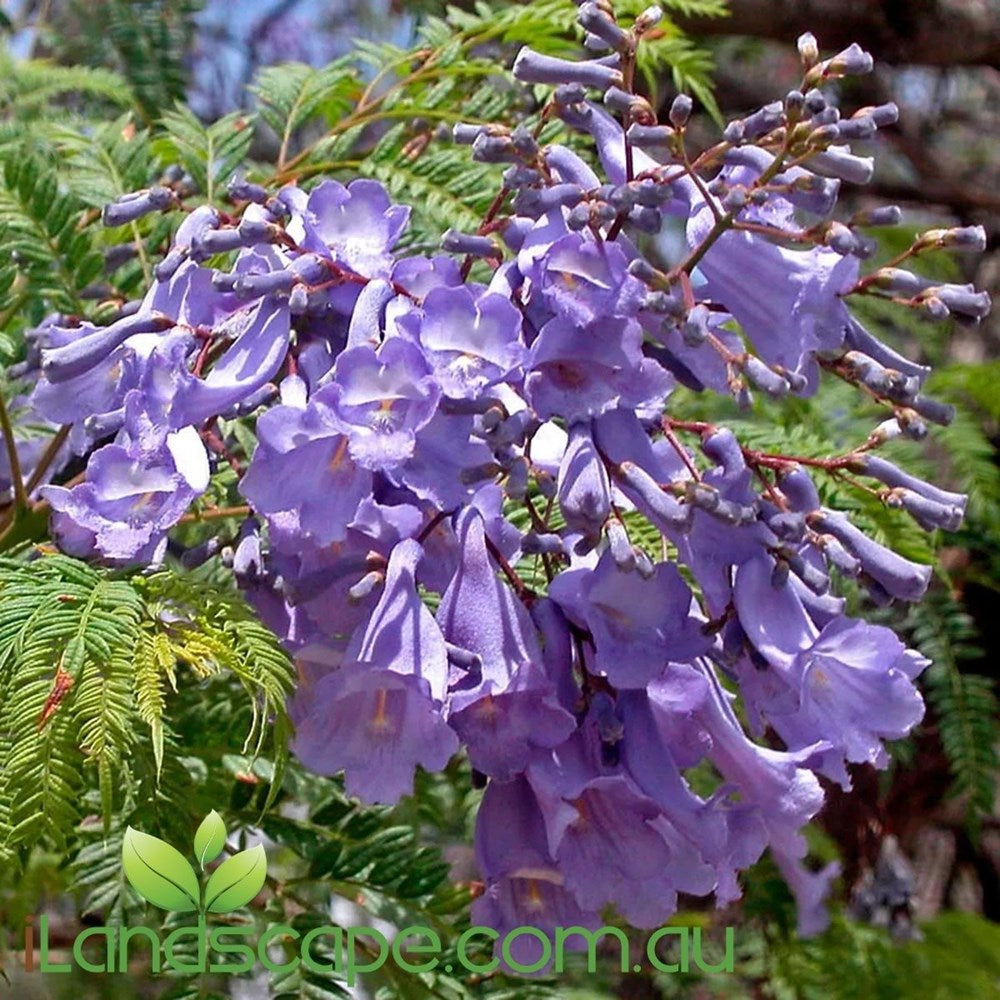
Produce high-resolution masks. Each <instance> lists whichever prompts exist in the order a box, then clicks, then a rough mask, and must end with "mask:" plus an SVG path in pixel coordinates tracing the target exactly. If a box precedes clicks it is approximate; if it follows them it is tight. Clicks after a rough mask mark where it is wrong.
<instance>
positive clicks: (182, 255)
mask: <svg viewBox="0 0 1000 1000" xmlns="http://www.w3.org/2000/svg"><path fill="white" fill-rule="evenodd" d="M187 256H188V255H187V250H186V249H185V250H171V251H170V252H169V253H168V254H167V255H166V257H164V258H163V260H161V261H160V262H159V263H158V264H157V265H156V266H155V267H154V268H153V275H154V276H155V277H156V279H157V280H158V281H169V280H170V279H171V278H172V277H173V276H174V275H175V274H176V273H177V268H179V267H180V266H181V264H183V263H184V261H185V260H187Z"/></svg>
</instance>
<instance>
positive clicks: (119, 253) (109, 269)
mask: <svg viewBox="0 0 1000 1000" xmlns="http://www.w3.org/2000/svg"><path fill="white" fill-rule="evenodd" d="M138 254H139V251H138V249H137V248H136V245H135V244H134V243H116V244H115V245H114V246H113V247H108V248H107V249H106V250H105V251H104V273H105V274H114V273H115V271H117V270H118V268H120V267H121V266H122V265H123V264H126V263H128V261H130V260H133V259H134V258H135V257H137V256H138Z"/></svg>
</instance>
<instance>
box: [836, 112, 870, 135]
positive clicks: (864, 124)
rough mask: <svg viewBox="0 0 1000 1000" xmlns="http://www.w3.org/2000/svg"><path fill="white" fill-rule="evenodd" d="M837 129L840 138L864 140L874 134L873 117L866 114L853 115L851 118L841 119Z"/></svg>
mask: <svg viewBox="0 0 1000 1000" xmlns="http://www.w3.org/2000/svg"><path fill="white" fill-rule="evenodd" d="M837 129H838V131H839V133H840V138H841V139H847V140H848V141H851V140H859V141H864V140H865V139H871V138H872V137H873V136H874V135H875V131H876V125H875V119H874V118H871V117H869V116H868V115H854V117H852V118H847V119H841V120H840V122H839V123H838V125H837Z"/></svg>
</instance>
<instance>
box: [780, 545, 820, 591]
mask: <svg viewBox="0 0 1000 1000" xmlns="http://www.w3.org/2000/svg"><path fill="white" fill-rule="evenodd" d="M783 555H784V558H785V560H786V561H787V562H788V567H789V569H791V571H792V572H793V573H794V574H795V575H796V576H797V577H798V578H799V579H800V580H801V581H802V582H803V583H804V584H805V585H806V586H807V587H808V588H809V589H810V590H811V591H812V592H813V593H814V594H817V595H818V596H820V597H822V596H823V594H825V593H827V591H828V590H829V589H830V578H829V577H828V576H827V575H826V573H824V572H823V571H822V570H820V569H817V568H816V567H815V566H814V565H813V564H812V563H811V562H807V561H806V560H805V559H803V558H802V556H800V555H799V553H798V552H795V551H792V550H788V551H786V552H784V553H783Z"/></svg>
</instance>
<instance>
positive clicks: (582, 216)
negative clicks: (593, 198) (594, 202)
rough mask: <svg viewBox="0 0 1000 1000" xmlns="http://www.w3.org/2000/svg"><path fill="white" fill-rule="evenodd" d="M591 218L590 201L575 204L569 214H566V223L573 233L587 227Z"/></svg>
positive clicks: (591, 220)
mask: <svg viewBox="0 0 1000 1000" xmlns="http://www.w3.org/2000/svg"><path fill="white" fill-rule="evenodd" d="M592 222H593V219H592V217H591V214H590V202H584V204H582V205H577V206H576V208H574V209H573V210H572V211H571V212H570V213H569V215H567V216H566V225H567V227H568V228H569V229H570V230H571V231H572V232H574V233H578V232H580V231H582V230H584V229H586V228H587V226H589V225H590V224H591V223H592Z"/></svg>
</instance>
